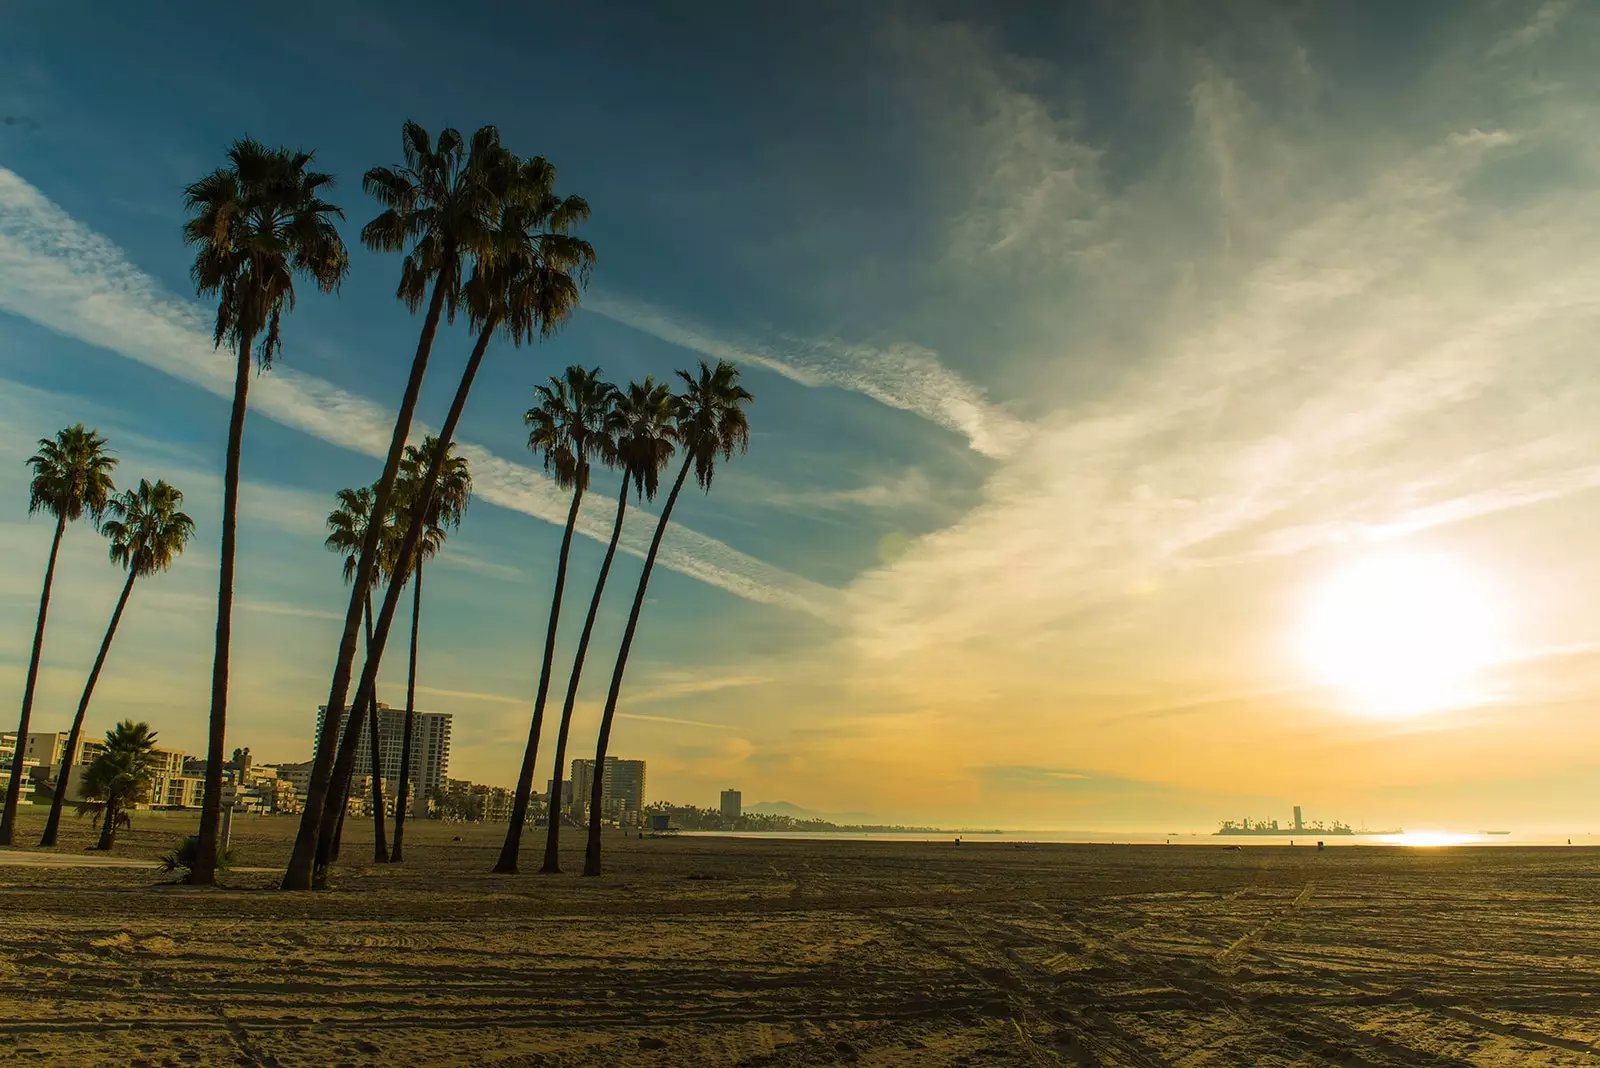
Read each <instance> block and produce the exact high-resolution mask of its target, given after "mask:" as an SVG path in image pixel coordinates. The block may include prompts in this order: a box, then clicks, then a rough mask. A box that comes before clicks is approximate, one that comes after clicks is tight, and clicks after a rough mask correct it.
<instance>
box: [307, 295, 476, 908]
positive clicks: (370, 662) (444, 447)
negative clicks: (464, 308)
mask: <svg viewBox="0 0 1600 1068" xmlns="http://www.w3.org/2000/svg"><path fill="white" fill-rule="evenodd" d="M499 325H500V319H499V316H491V317H490V318H489V320H488V321H487V322H486V323H484V325H483V329H482V330H480V331H479V333H478V340H477V342H476V343H475V344H474V345H473V346H472V355H471V356H470V357H468V358H467V366H466V367H465V368H463V369H462V372H461V381H460V383H459V384H457V386H456V395H455V397H454V398H453V399H452V400H451V401H450V412H449V414H448V415H446V416H445V420H444V426H442V427H440V429H439V434H438V443H439V444H438V452H437V454H436V455H435V456H434V458H433V461H432V462H431V463H429V465H428V472H427V474H426V475H425V476H424V477H423V480H422V490H421V492H420V493H418V494H417V499H416V501H415V502H413V504H412V506H411V515H410V516H409V517H408V519H407V522H406V532H405V537H404V538H402V539H401V541H400V547H399V549H398V550H397V551H396V553H395V559H397V560H410V559H411V558H412V557H413V556H414V555H415V554H416V551H417V541H418V540H419V539H420V538H421V536H422V528H423V526H424V525H425V524H424V520H425V519H426V518H427V515H428V509H429V508H430V507H431V506H432V504H433V493H434V489H435V488H436V487H437V486H438V484H439V468H440V465H441V463H442V462H443V460H444V458H445V456H446V455H447V454H448V453H449V451H450V444H451V442H452V441H454V440H455V433H456V426H457V425H458V424H459V423H460V422H461V413H462V411H463V410H464V409H465V408H466V406H467V396H468V395H469V394H470V393H471V392H472V380H473V379H474V378H476V377H477V374H478V368H479V367H480V366H482V364H483V354H484V352H485V351H486V350H487V349H488V348H489V340H490V338H492V337H493V336H494V331H495V329H496V328H497V327H498V326H499ZM396 577H397V578H400V577H403V576H396ZM404 585H405V584H404V583H403V582H399V581H391V582H390V583H389V588H388V589H387V590H386V591H385V592H384V595H383V607H382V608H381V609H379V610H378V624H377V627H376V628H375V630H374V632H373V636H372V648H371V649H369V650H368V651H367V662H366V664H365V665H364V666H363V667H362V669H361V682H360V684H359V685H358V686H357V687H356V699H355V707H357V708H359V707H361V704H362V702H363V701H367V700H369V699H370V698H371V695H372V694H373V693H374V692H375V691H376V689H377V682H378V668H379V666H380V665H381V664H382V662H383V649H384V645H385V644H386V643H387V642H388V640H389V629H390V627H391V626H392V625H393V624H394V615H395V611H396V609H397V608H398V607H399V604H400V594H401V590H402V588H403V587H404ZM330 711H331V709H330ZM312 770H313V772H315V770H316V769H315V767H313V769H312ZM330 780H333V781H330V784H329V787H328V789H329V790H331V795H330V794H326V793H325V794H324V796H325V797H327V796H333V797H337V796H338V794H339V792H340V791H341V790H342V789H343V788H344V787H345V786H346V785H347V784H348V782H349V770H348V769H346V771H345V775H344V781H343V782H340V781H337V780H336V779H335V778H334V777H333V776H330ZM315 787H316V782H315V780H313V782H312V788H313V790H315ZM306 803H307V804H308V805H309V804H310V803H311V799H310V798H309V797H308V798H307V801H306ZM330 815H332V813H324V814H323V816H322V819H321V822H322V823H323V824H325V825H326V824H328V823H330V822H331V821H330V820H329V819H328V817H329V816H330ZM303 825H304V824H303V821H302V826H303ZM331 844H332V843H331V841H330V840H329V838H328V834H327V828H326V826H324V827H323V828H322V829H321V830H320V831H319V833H318V838H317V848H316V852H315V853H314V854H313V860H314V864H313V870H312V880H311V885H312V886H314V887H315V886H320V885H324V884H326V882H327V868H328V863H329V860H328V855H329V846H330V845H331ZM296 845H297V847H298V843H296ZM290 863H291V866H292V865H293V860H291V862H290ZM284 885H285V888H286V889H292V888H293V887H290V886H289V879H288V876H287V875H286V876H285V883H284Z"/></svg>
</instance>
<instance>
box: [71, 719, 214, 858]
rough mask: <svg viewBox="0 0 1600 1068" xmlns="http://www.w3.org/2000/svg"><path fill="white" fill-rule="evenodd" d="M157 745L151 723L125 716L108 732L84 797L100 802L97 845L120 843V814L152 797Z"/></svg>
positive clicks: (85, 785)
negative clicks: (136, 720) (118, 835)
mask: <svg viewBox="0 0 1600 1068" xmlns="http://www.w3.org/2000/svg"><path fill="white" fill-rule="evenodd" d="M155 748H156V732H155V731H153V730H151V729H150V724H148V723H135V722H134V721H133V720H131V719H125V720H123V721H122V722H121V723H119V724H117V725H116V726H115V727H113V728H111V729H110V730H109V731H106V747H105V751H104V752H102V753H100V754H99V755H98V756H96V757H95V758H94V759H93V760H91V761H90V762H89V766H88V767H87V768H86V769H84V773H83V796H84V797H85V798H87V799H88V800H89V801H90V802H99V804H98V806H96V807H98V808H99V810H100V844H99V845H98V846H96V847H95V848H97V849H106V850H109V849H110V848H111V847H112V846H114V845H116V843H117V820H118V817H119V816H121V815H122V814H123V813H124V812H126V811H127V810H128V809H130V808H132V807H133V806H134V805H137V804H139V803H140V802H142V801H146V800H148V799H149V797H150V786H151V784H152V783H153V782H155V778H156V754H155ZM192 870H193V869H191V871H192Z"/></svg>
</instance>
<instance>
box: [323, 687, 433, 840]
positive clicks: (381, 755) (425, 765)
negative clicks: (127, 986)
mask: <svg viewBox="0 0 1600 1068" xmlns="http://www.w3.org/2000/svg"><path fill="white" fill-rule="evenodd" d="M327 714H328V706H327V705H321V706H319V707H318V708H317V730H316V733H315V734H314V735H312V743H311V749H312V753H313V754H315V753H316V748H317V741H318V740H319V739H320V738H321V737H322V720H323V717H324V716H326V715H327ZM450 723H451V715H450V713H448V712H415V713H413V720H412V725H411V767H410V770H409V773H408V775H407V776H406V777H407V779H408V780H409V781H410V783H411V785H410V788H409V790H408V794H409V797H408V800H409V801H410V808H411V811H410V813H409V814H410V815H413V816H425V815H427V813H428V802H429V801H430V800H433V799H434V798H436V797H438V796H439V794H440V793H442V792H443V790H444V784H445V779H446V778H447V777H448V776H449V774H450ZM405 733H406V710H405V709H403V708H391V707H390V706H388V705H386V704H381V703H380V704H379V705H378V761H379V764H380V766H381V768H382V770H383V781H384V793H385V798H384V800H385V803H386V804H390V803H392V801H391V799H390V797H391V795H392V794H393V793H394V792H396V791H397V790H398V789H399V784H400V751H401V747H402V743H404V741H405ZM371 736H372V727H371V723H370V720H369V717H368V716H367V714H366V713H364V712H363V713H362V715H361V742H360V746H359V748H358V749H357V750H356V763H355V774H356V776H357V778H358V779H360V778H362V777H366V778H369V779H370V777H371V772H372V749H371V745H372V737H371ZM352 793H353V794H354V791H352ZM356 796H359V795H356Z"/></svg>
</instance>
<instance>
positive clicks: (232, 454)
mask: <svg viewBox="0 0 1600 1068" xmlns="http://www.w3.org/2000/svg"><path fill="white" fill-rule="evenodd" d="M312 158H313V156H312V153H310V152H299V151H291V150H289V149H286V148H268V147H267V146H265V145H263V144H261V143H260V142H259V141H255V140H252V139H250V138H244V139H242V140H239V141H235V142H234V143H233V146H232V147H231V148H230V149H229V150H228V159H229V164H228V166H226V167H220V168H218V169H217V170H215V171H212V172H211V173H210V174H208V175H206V176H205V177H204V178H202V179H200V180H199V181H198V182H195V183H194V184H193V185H191V186H189V188H188V190H187V191H186V192H185V196H184V199H185V206H186V207H187V208H188V210H189V211H190V213H191V218H190V219H189V221H188V222H186V223H185V224H184V226H183V239H184V242H185V243H186V244H190V245H194V246H196V248H197V250H198V251H197V252H196V253H195V259H194V266H193V268H192V269H191V270H190V275H191V277H192V278H193V279H194V284H195V289H196V290H197V291H198V292H199V293H200V295H201V296H209V295H211V294H216V296H217V320H216V328H215V330H214V332H213V335H212V341H213V343H214V344H215V345H216V347H218V348H221V347H222V343H223V342H224V341H226V342H228V344H229V345H231V346H232V347H233V348H234V349H235V350H236V352H237V366H236V368H235V371H234V380H233V412H232V414H231V416H230V417H229V420H228V458H227V466H226V469H225V472H224V474H223V481H222V566H221V569H220V573H219V576H218V583H217V636H216V649H215V652H214V655H213V658H212V667H211V722H210V728H211V729H210V738H209V740H208V743H207V747H206V790H205V800H204V801H203V802H202V804H201V808H200V833H199V844H198V848H197V851H196V856H195V865H194V867H193V868H192V869H191V871H190V881H191V882H193V883H196V884H211V883H214V882H215V881H216V859H217V834H218V831H219V830H220V827H221V820H222V765H223V763H224V762H225V760H226V752H225V750H224V748H223V746H224V744H225V742H226V733H227V717H228V653H229V648H230V642H231V638H232V631H233V564H234V545H235V536H236V532H237V524H238V512H239V452H240V446H241V443H242V441H243V438H244V417H245V410H246V407H247V403H248V395H249V391H250V355H251V351H252V349H253V350H254V352H255V357H256V360H257V361H258V362H259V363H260V365H261V369H262V370H263V371H265V370H267V369H268V368H270V367H271V366H272V360H273V357H275V356H276V355H278V353H279V351H280V350H281V348H282V336H281V333H280V325H281V321H282V318H283V313H284V311H286V310H289V309H292V308H293V307H294V277H295V275H296V274H299V275H301V276H303V277H305V278H308V279H310V280H311V281H312V282H313V283H315V285H316V286H317V288H318V289H320V290H322V291H323V292H324V293H331V292H333V291H334V290H336V289H338V288H339V283H340V282H341V281H342V280H343V279H344V275H345V272H346V271H347V270H348V269H349V266H350V257H349V254H348V253H347V252H346V251H345V247H344V241H343V240H342V239H341V238H340V237H339V232H338V231H337V230H336V229H335V228H334V220H336V219H343V218H344V213H343V212H341V211H340V210H339V209H338V208H336V207H334V206H333V205H332V204H330V203H328V202H327V201H326V200H323V199H322V195H323V193H324V192H326V191H327V190H329V189H331V188H332V187H333V176H332V175H328V174H321V173H318V172H316V171H309V170H307V169H306V168H307V167H308V166H309V165H310V164H311V162H312Z"/></svg>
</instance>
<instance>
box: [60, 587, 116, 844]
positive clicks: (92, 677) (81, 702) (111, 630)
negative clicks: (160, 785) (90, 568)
mask: <svg viewBox="0 0 1600 1068" xmlns="http://www.w3.org/2000/svg"><path fill="white" fill-rule="evenodd" d="M136 577H137V573H136V572H135V571H133V570H132V569H131V568H130V569H129V570H128V581H127V582H124V583H123V584H122V596H121V597H118V598H117V607H116V609H115V611H113V612H112V613H111V625H110V626H109V627H107V628H106V636H105V639H104V640H103V641H101V643H100V654H99V655H98V656H96V657H95V658H94V667H93V668H91V669H90V670H89V681H88V682H86V683H84V686H83V696H82V697H80V698H79V699H78V714H77V715H75V716H73V717H72V730H71V731H70V732H69V733H68V734H67V751H66V752H65V753H63V754H62V756H61V771H60V773H59V774H57V775H56V790H55V797H53V798H51V799H50V817H49V819H47V820H45V824H44V834H43V835H41V836H40V838H39V845H40V847H41V848H49V847H51V846H53V845H55V844H56V834H57V832H58V831H59V830H60V828H61V807H62V805H63V804H64V803H65V801H66V799H67V786H68V784H69V781H70V780H71V778H72V759H73V757H74V756H75V755H76V754H77V752H78V739H79V738H80V737H81V736H82V735H83V715H84V713H85V712H87V711H88V710H89V698H90V697H92V696H94V684H95V683H97V682H99V681H100V669H101V668H102V667H104V666H105V663H106V654H107V653H109V652H110V651H111V639H112V638H114V637H116V634H117V624H118V623H120V622H122V610H123V609H124V608H126V607H127V606H128V594H130V593H132V592H133V580H134V579H135V578H136Z"/></svg>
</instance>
